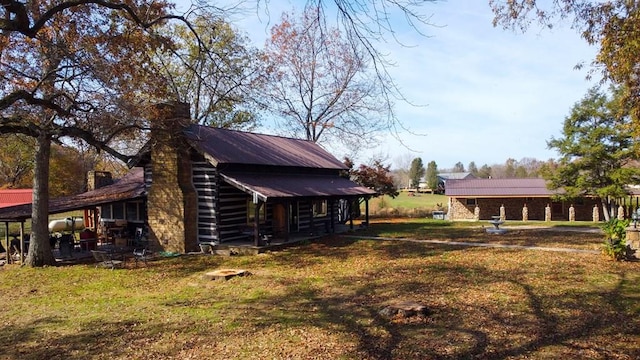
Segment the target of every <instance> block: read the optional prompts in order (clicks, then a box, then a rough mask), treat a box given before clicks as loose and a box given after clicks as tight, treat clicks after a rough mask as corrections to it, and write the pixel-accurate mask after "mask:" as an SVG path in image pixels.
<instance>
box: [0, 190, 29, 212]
mask: <svg viewBox="0 0 640 360" xmlns="http://www.w3.org/2000/svg"><path fill="white" fill-rule="evenodd" d="M32 199H33V190H32V189H6V190H0V208H4V207H9V206H15V205H21V204H30V203H31V201H32Z"/></svg>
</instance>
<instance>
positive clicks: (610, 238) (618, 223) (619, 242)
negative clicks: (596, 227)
mask: <svg viewBox="0 0 640 360" xmlns="http://www.w3.org/2000/svg"><path fill="white" fill-rule="evenodd" d="M627 226H629V220H618V219H616V218H613V219H611V220H609V221H607V222H606V223H605V224H604V225H603V226H602V231H604V234H605V240H604V247H603V249H602V252H603V253H604V254H605V255H607V256H609V257H611V258H612V259H614V260H616V261H619V260H624V259H626V258H627V254H628V250H627V248H628V247H627V241H626V235H627Z"/></svg>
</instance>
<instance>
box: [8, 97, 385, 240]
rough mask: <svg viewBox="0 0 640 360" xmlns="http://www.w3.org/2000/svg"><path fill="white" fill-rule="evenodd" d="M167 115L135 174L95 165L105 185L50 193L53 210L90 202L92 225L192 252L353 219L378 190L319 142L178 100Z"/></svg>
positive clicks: (16, 213) (25, 214)
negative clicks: (215, 119) (114, 175)
mask: <svg viewBox="0 0 640 360" xmlns="http://www.w3.org/2000/svg"><path fill="white" fill-rule="evenodd" d="M178 110H180V109H178ZM182 110H184V111H183V112H182V114H188V110H186V108H185V107H183V108H182ZM168 114H169V116H166V117H165V118H164V119H163V120H164V122H163V123H164V125H165V126H164V128H162V129H160V130H157V131H155V132H153V133H152V136H151V140H150V141H149V142H148V143H147V144H146V145H145V146H144V147H143V148H142V149H141V150H140V152H139V153H138V154H137V156H136V158H135V159H134V160H133V161H131V162H130V164H129V166H130V167H131V171H130V172H129V174H127V175H126V176H125V177H124V178H122V179H120V180H119V181H115V182H113V183H111V184H110V183H109V181H104V179H103V178H104V176H103V175H104V174H102V173H100V172H96V173H93V174H92V175H91V176H90V181H89V182H90V183H91V182H95V183H99V182H102V183H104V184H107V185H105V186H103V187H99V188H97V189H94V190H90V191H88V192H86V193H83V194H79V195H74V196H70V197H65V198H60V199H52V201H51V204H50V213H51V214H54V213H61V212H65V211H71V210H80V209H82V210H85V226H87V227H92V228H94V229H96V230H99V227H100V225H102V227H103V229H106V230H109V229H113V228H115V227H118V228H119V230H121V231H122V232H125V233H128V234H129V236H132V234H134V233H135V232H136V231H137V230H140V229H144V236H145V237H146V238H147V239H148V240H149V242H150V246H151V247H153V248H154V249H156V250H163V251H168V252H177V253H185V252H191V251H197V250H198V249H199V245H200V244H222V243H225V242H227V243H229V242H242V241H244V242H247V243H250V244H253V245H255V246H262V245H265V242H267V241H269V240H271V239H283V240H285V241H286V240H288V239H289V237H290V236H295V235H299V234H306V235H311V234H317V233H331V232H333V231H335V229H336V226H337V225H338V224H340V223H344V222H345V221H348V220H349V221H351V226H353V223H352V221H353V218H352V216H351V206H352V205H353V204H358V203H359V201H360V200H364V201H365V203H367V202H368V199H369V198H370V197H372V196H374V195H375V191H373V190H371V189H368V188H365V187H362V186H360V185H358V184H356V183H354V182H352V181H351V180H349V179H348V178H345V177H343V174H344V172H345V171H346V170H348V169H347V167H346V166H345V165H344V164H342V163H341V162H340V161H339V160H337V159H336V158H335V157H333V156H332V155H331V154H330V153H328V152H327V151H325V150H324V149H323V148H321V147H320V146H319V145H317V144H315V143H313V142H310V141H306V140H299V139H292V138H286V137H280V136H272V135H263V134H256V133H250V132H242V131H234V130H227V129H219V128H211V127H206V126H201V125H195V124H191V123H190V121H189V117H188V115H187V116H180V112H179V111H176V108H174V107H171V108H170V111H169V112H168ZM176 114H177V115H176ZM100 179H102V181H98V180H100ZM107 180H109V179H107ZM365 208H366V209H368V207H365ZM30 216H31V204H27V205H22V206H20V207H12V208H7V209H3V210H0V219H2V220H3V221H5V222H8V221H18V222H24V221H25V220H26V219H28V218H30ZM367 218H368V213H367V214H365V221H366V220H367ZM123 224H125V225H124V227H123Z"/></svg>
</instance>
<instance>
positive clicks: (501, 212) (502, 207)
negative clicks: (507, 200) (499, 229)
mask: <svg viewBox="0 0 640 360" xmlns="http://www.w3.org/2000/svg"><path fill="white" fill-rule="evenodd" d="M506 213H507V212H506V211H505V208H504V204H502V205H500V220H502V221H505V220H506V219H507V215H506Z"/></svg>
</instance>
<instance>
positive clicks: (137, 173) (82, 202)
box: [0, 168, 146, 221]
mask: <svg viewBox="0 0 640 360" xmlns="http://www.w3.org/2000/svg"><path fill="white" fill-rule="evenodd" d="M145 195H146V192H145V187H144V171H143V169H142V168H133V169H131V170H130V171H129V173H127V175H125V176H124V177H123V178H122V179H120V180H118V181H116V182H115V183H113V184H111V185H107V186H104V187H101V188H98V189H96V190H92V191H88V192H85V193H82V194H77V195H72V196H66V197H61V198H56V199H51V200H50V201H49V214H56V213H62V212H67V211H73V210H82V209H88V208H93V207H96V206H100V205H104V204H109V203H114V202H118V201H125V200H132V199H137V198H142V197H144V196H145ZM30 217H31V203H29V204H24V205H17V206H12V207H7V208H1V209H0V220H1V221H21V220H25V219H28V218H30Z"/></svg>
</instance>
